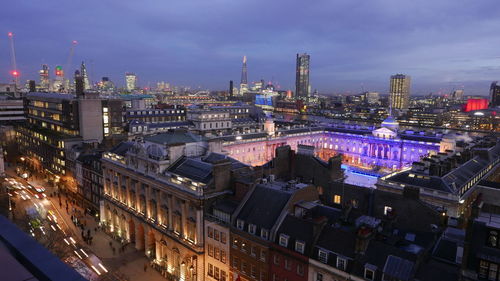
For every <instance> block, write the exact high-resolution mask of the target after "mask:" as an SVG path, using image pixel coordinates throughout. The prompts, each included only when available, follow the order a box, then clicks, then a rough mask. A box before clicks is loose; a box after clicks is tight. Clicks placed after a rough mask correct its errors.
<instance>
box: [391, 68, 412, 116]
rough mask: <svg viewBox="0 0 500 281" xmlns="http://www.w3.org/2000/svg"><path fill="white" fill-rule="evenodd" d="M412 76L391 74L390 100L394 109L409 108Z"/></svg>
mask: <svg viewBox="0 0 500 281" xmlns="http://www.w3.org/2000/svg"><path fill="white" fill-rule="evenodd" d="M410 86H411V78H410V76H408V75H404V74H396V75H392V76H391V83H390V89H389V101H390V104H391V107H392V108H393V109H407V108H408V104H409V102H410Z"/></svg>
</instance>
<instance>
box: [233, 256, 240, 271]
mask: <svg viewBox="0 0 500 281" xmlns="http://www.w3.org/2000/svg"><path fill="white" fill-rule="evenodd" d="M238 261H239V260H238V258H237V257H234V258H233V267H234V268H238Z"/></svg>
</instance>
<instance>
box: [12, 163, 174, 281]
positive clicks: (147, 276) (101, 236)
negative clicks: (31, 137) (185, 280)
mask: <svg viewBox="0 0 500 281" xmlns="http://www.w3.org/2000/svg"><path fill="white" fill-rule="evenodd" d="M9 172H12V171H9ZM9 174H10V175H15V173H9ZM28 182H29V183H31V184H32V185H34V186H43V187H45V189H46V194H47V199H48V200H49V201H50V202H51V203H52V204H51V208H53V209H55V211H56V213H57V216H58V218H62V219H63V220H64V222H65V223H61V226H63V225H64V226H67V227H69V229H70V231H71V232H73V234H72V236H73V238H74V239H75V240H77V241H78V242H79V244H80V245H82V246H85V247H86V248H88V249H90V250H91V251H92V253H93V254H95V255H96V256H97V257H98V258H99V259H101V261H102V263H103V265H104V266H105V267H106V268H107V269H108V270H109V271H110V272H115V273H117V275H119V276H123V277H125V278H126V280H130V281H135V280H151V281H165V280H166V279H165V278H164V277H163V276H162V275H161V274H160V273H159V272H158V271H156V270H155V269H153V268H152V267H151V266H150V261H149V260H148V259H147V258H146V256H145V255H144V252H143V251H138V250H136V249H135V247H134V244H128V245H127V246H126V247H125V249H124V252H122V253H120V249H119V248H120V247H121V244H120V243H119V242H118V241H116V240H114V239H113V238H111V237H110V236H109V235H107V234H106V233H105V232H104V231H102V230H99V228H98V222H97V221H96V219H95V217H92V216H90V215H89V214H87V215H83V214H84V211H83V209H82V208H81V207H79V206H77V205H73V204H72V203H70V201H72V199H69V198H67V197H66V196H65V195H63V194H61V203H62V205H61V206H60V205H59V198H58V197H57V196H54V197H50V196H49V195H50V194H51V193H53V192H54V187H52V186H49V185H48V184H47V183H46V182H45V181H43V180H42V179H40V178H36V177H31V178H30V180H28ZM66 200H67V201H68V211H66ZM76 203H78V202H76ZM73 208H75V210H79V211H80V214H81V215H82V223H84V224H85V225H86V227H85V230H84V234H85V235H87V230H90V236H92V237H93V239H92V245H89V244H87V243H85V242H84V240H83V238H82V236H81V232H82V230H81V229H80V228H79V227H77V226H76V225H75V224H74V223H73V222H72V221H71V215H72V211H73ZM64 228H66V227H64ZM95 229H97V231H95ZM110 243H111V245H112V247H114V248H115V252H113V249H112V247H111V246H110ZM89 254H90V253H89ZM145 265H147V267H146V271H144V266H145Z"/></svg>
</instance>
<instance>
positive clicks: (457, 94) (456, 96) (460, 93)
mask: <svg viewBox="0 0 500 281" xmlns="http://www.w3.org/2000/svg"><path fill="white" fill-rule="evenodd" d="M451 98H452V99H453V100H455V101H461V100H463V99H464V90H455V91H453V93H452V94H451Z"/></svg>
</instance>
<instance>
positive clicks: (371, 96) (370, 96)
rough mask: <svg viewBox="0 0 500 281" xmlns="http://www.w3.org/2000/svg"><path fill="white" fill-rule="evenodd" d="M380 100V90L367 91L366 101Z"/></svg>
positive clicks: (369, 102)
mask: <svg viewBox="0 0 500 281" xmlns="http://www.w3.org/2000/svg"><path fill="white" fill-rule="evenodd" d="M379 100H380V95H379V93H378V92H366V93H365V101H366V102H367V103H368V104H376V103H378V102H379Z"/></svg>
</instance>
